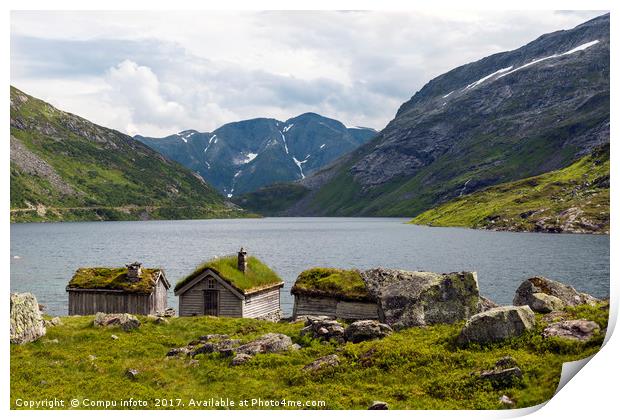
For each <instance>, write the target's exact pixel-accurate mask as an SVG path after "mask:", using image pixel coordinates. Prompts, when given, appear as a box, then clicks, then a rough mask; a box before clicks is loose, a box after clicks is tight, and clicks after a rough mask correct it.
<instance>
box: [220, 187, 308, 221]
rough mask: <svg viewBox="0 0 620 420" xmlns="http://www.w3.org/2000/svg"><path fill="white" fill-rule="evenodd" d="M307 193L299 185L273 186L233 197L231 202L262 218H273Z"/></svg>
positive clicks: (304, 188) (305, 189) (306, 190)
mask: <svg viewBox="0 0 620 420" xmlns="http://www.w3.org/2000/svg"><path fill="white" fill-rule="evenodd" d="M309 191H310V190H308V189H307V188H306V187H304V186H302V185H299V184H275V185H271V186H269V187H264V188H261V189H259V190H258V191H255V192H251V193H247V194H243V195H240V196H238V197H233V198H232V201H233V202H234V203H235V204H238V205H240V206H241V207H243V208H245V209H248V210H251V211H254V212H256V213H259V214H262V215H264V216H275V215H278V214H279V213H280V212H282V211H284V210H286V209H288V208H289V207H290V206H292V205H293V204H294V203H296V202H297V201H299V200H301V199H302V198H303V197H304V196H305V195H306V194H308V192H309Z"/></svg>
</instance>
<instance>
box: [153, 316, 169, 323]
mask: <svg viewBox="0 0 620 420" xmlns="http://www.w3.org/2000/svg"><path fill="white" fill-rule="evenodd" d="M154 322H155V324H157V325H167V324H170V321H168V319H166V318H164V317H157V318H156V319H155V321H154Z"/></svg>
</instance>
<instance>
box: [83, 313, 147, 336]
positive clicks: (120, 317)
mask: <svg viewBox="0 0 620 420" xmlns="http://www.w3.org/2000/svg"><path fill="white" fill-rule="evenodd" d="M93 324H94V325H95V326H96V327H120V328H121V329H122V330H123V331H131V330H135V329H136V328H139V327H140V320H139V319H138V318H136V317H135V316H134V315H131V314H105V313H103V312H97V313H96V314H95V320H94V321H93Z"/></svg>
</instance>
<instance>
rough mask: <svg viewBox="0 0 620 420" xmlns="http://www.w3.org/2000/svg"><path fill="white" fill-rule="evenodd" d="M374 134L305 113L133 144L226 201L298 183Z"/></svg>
mask: <svg viewBox="0 0 620 420" xmlns="http://www.w3.org/2000/svg"><path fill="white" fill-rule="evenodd" d="M376 134H377V133H376V131H375V130H373V129H370V128H363V127H356V128H347V127H345V126H344V125H343V124H342V123H341V122H339V121H336V120H332V119H329V118H325V117H323V116H321V115H318V114H313V113H306V114H302V115H299V116H297V117H294V118H291V119H289V120H286V121H284V122H282V121H278V120H275V119H269V118H256V119H252V120H246V121H239V122H234V123H230V124H226V125H224V126H222V127H220V128H218V129H217V130H215V131H213V132H212V133H199V132H197V131H194V130H187V131H182V132H180V133H177V134H173V135H171V136H168V137H164V138H149V137H143V136H135V139H136V140H139V141H141V142H143V143H144V144H146V145H148V146H150V147H152V148H153V149H155V150H157V151H159V152H160V153H162V154H163V155H164V156H167V157H168V158H170V159H173V160H175V161H177V162H179V163H181V164H182V165H184V166H186V167H187V168H190V169H191V170H193V171H195V172H197V173H198V174H200V175H201V176H202V177H203V178H204V179H206V180H207V181H208V182H209V183H211V184H212V185H213V186H215V187H216V188H217V189H218V190H219V191H221V192H222V193H224V194H226V195H228V196H229V197H232V196H233V195H238V194H242V193H246V192H250V191H255V190H257V189H259V188H260V187H263V186H268V185H272V184H275V183H279V182H285V181H294V180H298V179H304V178H305V177H307V176H308V175H311V174H312V173H314V172H316V171H317V170H318V169H320V168H322V167H323V166H325V165H327V164H329V163H331V162H333V161H334V160H335V159H337V158H338V157H340V156H342V155H343V154H345V153H347V152H350V151H351V150H353V149H355V148H356V147H358V146H360V145H361V144H364V143H365V142H366V141H368V140H370V138H372V137H373V136H374V135H376Z"/></svg>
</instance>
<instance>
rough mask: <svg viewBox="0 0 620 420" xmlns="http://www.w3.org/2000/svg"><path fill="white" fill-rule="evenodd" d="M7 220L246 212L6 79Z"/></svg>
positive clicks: (138, 147) (152, 155)
mask: <svg viewBox="0 0 620 420" xmlns="http://www.w3.org/2000/svg"><path fill="white" fill-rule="evenodd" d="M10 143H11V221H12V222H38V221H65V220H70V221H74V220H144V219H191V218H213V217H217V218H230V217H247V216H249V215H248V214H247V213H246V212H244V211H243V210H242V209H240V208H238V207H237V206H234V205H232V204H231V203H228V202H226V200H225V199H224V198H223V197H222V196H220V195H219V194H218V193H217V192H216V191H215V190H213V188H211V187H210V186H209V185H208V184H206V183H205V182H204V181H203V180H202V179H200V178H199V177H198V176H197V175H195V174H193V173H192V172H190V171H189V170H187V169H185V168H184V167H182V166H181V165H179V164H177V163H175V162H172V161H170V160H168V159H166V158H164V157H163V156H161V155H160V154H158V153H156V152H155V151H153V150H152V149H150V148H149V147H147V146H145V145H143V144H142V143H140V142H138V141H136V140H134V139H132V138H131V137H129V136H127V135H125V134H122V133H119V132H117V131H115V130H111V129H108V128H104V127H100V126H98V125H95V124H93V123H91V122H89V121H87V120H85V119H82V118H80V117H77V116H75V115H72V114H69V113H66V112H63V111H60V110H58V109H56V108H54V107H52V106H51V105H49V104H47V103H45V102H43V101H41V100H39V99H36V98H33V97H32V96H29V95H26V94H25V93H23V92H21V91H19V90H18V89H16V88H14V87H11V136H10Z"/></svg>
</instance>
